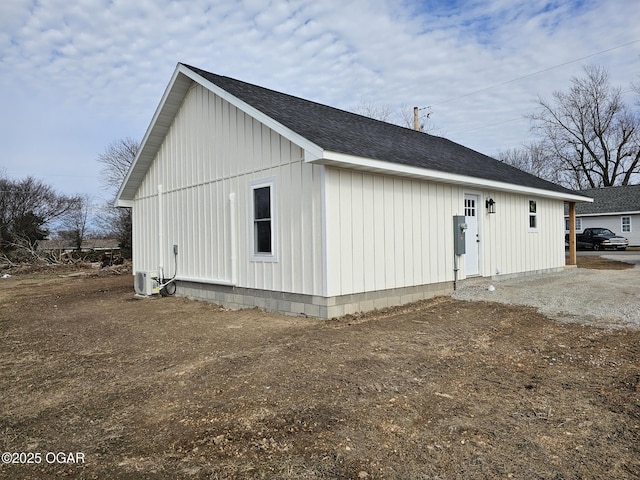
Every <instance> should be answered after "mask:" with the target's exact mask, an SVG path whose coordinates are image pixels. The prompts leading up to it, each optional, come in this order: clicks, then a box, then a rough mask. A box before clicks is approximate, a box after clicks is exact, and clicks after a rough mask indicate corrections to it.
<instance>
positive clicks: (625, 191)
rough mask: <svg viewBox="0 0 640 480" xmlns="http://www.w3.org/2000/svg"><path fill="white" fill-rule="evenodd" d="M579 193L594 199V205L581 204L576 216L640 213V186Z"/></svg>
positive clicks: (578, 206) (594, 189) (578, 205)
mask: <svg viewBox="0 0 640 480" xmlns="http://www.w3.org/2000/svg"><path fill="white" fill-rule="evenodd" d="M579 193H581V194H583V195H585V196H587V197H592V198H593V203H579V204H577V205H576V214H578V215H588V214H598V213H602V214H606V213H621V212H640V185H625V186H618V187H603V188H590V189H587V190H581V191H580V192H579Z"/></svg>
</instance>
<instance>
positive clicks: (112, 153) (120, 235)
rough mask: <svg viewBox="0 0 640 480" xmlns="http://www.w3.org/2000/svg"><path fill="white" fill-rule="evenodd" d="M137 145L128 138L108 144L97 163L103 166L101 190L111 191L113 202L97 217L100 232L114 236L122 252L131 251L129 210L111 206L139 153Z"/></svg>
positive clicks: (138, 145)
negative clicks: (99, 223)
mask: <svg viewBox="0 0 640 480" xmlns="http://www.w3.org/2000/svg"><path fill="white" fill-rule="evenodd" d="M139 148H140V144H139V143H138V142H137V141H135V140H133V139H131V138H124V139H121V140H116V141H114V142H112V143H111V144H109V145H108V146H107V148H106V149H105V151H104V152H102V153H101V154H100V155H99V156H98V162H100V163H101V164H102V167H103V168H102V170H101V173H102V177H101V181H102V187H103V189H105V190H107V191H110V192H111V195H112V199H111V200H110V201H108V202H107V203H106V205H105V206H104V208H103V209H102V210H103V211H102V214H101V215H100V222H101V226H102V228H103V230H104V231H105V232H106V233H108V234H109V235H114V236H115V237H116V238H117V239H118V241H119V244H120V248H121V249H122V251H123V252H124V253H125V255H127V254H128V252H130V251H131V242H132V239H131V209H130V208H116V207H114V206H113V197H115V195H116V192H117V191H118V190H119V188H120V186H121V185H122V183H123V182H124V180H125V178H126V177H127V173H128V172H129V168H131V165H132V164H133V161H134V160H135V158H136V155H137V154H138V149H139Z"/></svg>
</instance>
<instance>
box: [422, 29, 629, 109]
mask: <svg viewBox="0 0 640 480" xmlns="http://www.w3.org/2000/svg"><path fill="white" fill-rule="evenodd" d="M638 42H640V39H639V40H633V41H631V42H628V43H623V44H622V45H617V46H615V47H611V48H608V49H606V50H602V51H600V52H597V53H592V54H590V55H585V56H584V57H580V58H576V59H574V60H569V61H567V62H564V63H561V64H559V65H554V66H553V67H548V68H545V69H543V70H538V71H537V72H533V73H529V74H527V75H522V76H521V77H517V78H512V79H511V80H506V81H504V82H500V83H496V84H495V85H491V86H489V87H485V88H481V89H480V90H474V91H473V92H469V93H465V94H464V95H460V96H458V97H454V98H449V99H447V100H443V101H441V102H437V103H433V104H432V106H436V105H442V104H444V103H449V102H453V101H455V100H460V99H461V98H465V97H469V96H471V95H475V94H476V93H481V92H485V91H487V90H491V89H492V88H496V87H501V86H502V85H506V84H508V83H512V82H517V81H518V80H522V79H525V78H529V77H533V76H534V75H539V74H541V73H545V72H548V71H550V70H554V69H556V68H560V67H564V66H566V65H570V64H572V63H576V62H580V61H582V60H585V59H587V58H591V57H595V56H597V55H602V54H603V53H607V52H611V51H613V50H617V49H618V48H622V47H627V46H629V45H633V44H634V43H638Z"/></svg>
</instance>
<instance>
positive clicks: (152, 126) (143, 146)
mask: <svg viewBox="0 0 640 480" xmlns="http://www.w3.org/2000/svg"><path fill="white" fill-rule="evenodd" d="M180 67H181V65H180V64H178V66H176V69H175V70H174V72H173V75H172V76H171V80H170V81H169V84H168V85H167V87H166V88H165V90H164V93H163V95H162V98H161V100H160V103H159V104H158V106H157V108H156V111H155V113H154V114H153V117H152V119H151V122H150V123H149V126H148V127H147V131H146V132H145V134H144V137H143V138H142V142H141V143H140V149H139V150H138V153H137V154H136V158H135V159H134V160H133V163H132V164H131V167H130V168H129V171H128V172H127V176H126V177H125V179H124V182H122V185H121V186H120V190H118V194H117V195H116V201H115V206H116V207H118V206H125V207H128V206H132V205H133V202H132V201H133V197H134V195H135V191H137V189H138V187H139V186H140V182H141V181H142V178H143V177H144V173H143V172H139V173H138V171H139V170H144V171H145V172H146V170H147V169H148V168H149V165H150V164H151V162H152V161H153V158H154V157H155V154H156V152H157V150H158V148H159V146H160V143H162V140H163V139H164V135H165V134H166V130H168V128H169V125H170V124H169V125H165V126H163V127H162V130H164V131H163V132H156V130H157V129H158V128H159V126H158V120H159V118H160V117H161V115H162V114H168V115H170V116H175V114H176V112H177V111H178V109H179V108H180V105H182V100H183V99H184V94H185V93H186V92H187V90H188V87H186V86H185V85H184V84H181V85H180V87H181V88H179V89H176V88H175V85H176V82H177V80H178V76H179V75H180V74H181V72H180ZM176 90H178V91H176ZM172 97H179V98H172ZM170 98H171V99H172V101H171V102H170V101H169V99H170ZM153 135H155V138H153V140H151V138H152V136H153ZM141 159H143V160H141ZM134 172H136V173H138V175H136V177H137V179H136V177H134V178H132V174H133V173H134ZM131 182H133V183H136V184H137V185H132V184H131ZM125 192H128V194H127V195H126V196H125ZM123 196H124V198H123ZM129 203H131V205H129Z"/></svg>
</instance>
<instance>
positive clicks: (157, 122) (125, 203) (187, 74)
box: [115, 63, 323, 207]
mask: <svg viewBox="0 0 640 480" xmlns="http://www.w3.org/2000/svg"><path fill="white" fill-rule="evenodd" d="M192 82H196V83H198V84H200V85H202V86H203V87H204V88H206V89H208V90H210V91H211V92H213V93H215V94H216V95H218V96H220V97H221V98H223V99H224V100H226V101H227V102H229V103H230V104H231V105H233V106H235V107H236V108H238V109H239V110H241V111H243V112H244V113H246V114H247V115H249V116H251V117H253V118H255V119H256V120H258V121H259V122H261V123H263V124H264V125H266V126H267V127H269V128H271V129H272V130H274V131H275V132H277V133H279V134H280V135H282V136H283V137H285V138H286V139H288V140H290V141H291V142H293V143H295V144H296V145H299V146H300V147H302V148H303V149H304V150H305V159H315V158H320V157H322V154H323V150H322V148H320V147H319V146H317V145H316V144H315V143H313V142H311V141H309V140H307V139H306V138H304V137H303V136H301V135H299V134H297V133H295V132H294V131H292V130H290V129H289V128H287V127H285V126H284V125H282V124H280V123H278V122H276V121H275V120H274V119H272V118H271V117H269V116H267V115H265V114H264V113H262V112H260V111H259V110H257V109H256V108H254V107H252V106H251V105H249V104H248V103H245V102H243V101H242V100H240V99H239V98H237V97H235V96H233V95H231V94H230V93H228V92H227V91H226V90H223V89H222V88H220V87H218V86H217V85H215V84H214V83H212V82H210V81H208V80H206V79H205V78H203V77H201V76H200V75H198V74H197V73H196V72H194V71H193V70H191V69H190V68H188V67H186V66H184V65H182V64H180V63H178V65H177V66H176V69H175V70H174V72H173V76H172V77H171V81H170V82H169V85H168V86H167V88H166V89H165V91H164V94H163V95H162V99H161V100H160V104H159V105H158V107H157V108H156V111H155V113H154V115H153V118H152V120H151V123H150V124H149V127H148V128H147V131H146V133H145V135H144V138H143V139H142V143H141V144H140V150H139V151H138V154H137V155H136V158H135V159H134V161H133V163H132V165H131V168H130V169H129V172H128V173H127V176H126V178H125V180H124V182H123V183H122V185H121V186H120V190H119V191H118V195H117V196H116V202H115V205H116V206H118V207H131V206H132V205H133V198H134V196H135V193H136V191H137V190H138V188H139V187H140V184H141V183H142V179H143V178H144V175H145V174H146V172H147V170H148V168H149V166H150V165H151V162H153V159H154V158H155V156H156V153H157V152H158V149H159V148H160V145H161V144H162V142H163V141H164V137H165V135H166V133H167V131H168V130H169V127H170V126H171V123H172V122H173V119H174V118H175V115H176V114H177V112H178V110H179V109H180V106H181V105H182V102H183V101H184V97H185V95H186V94H187V91H188V90H189V88H190V87H191V85H192Z"/></svg>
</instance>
